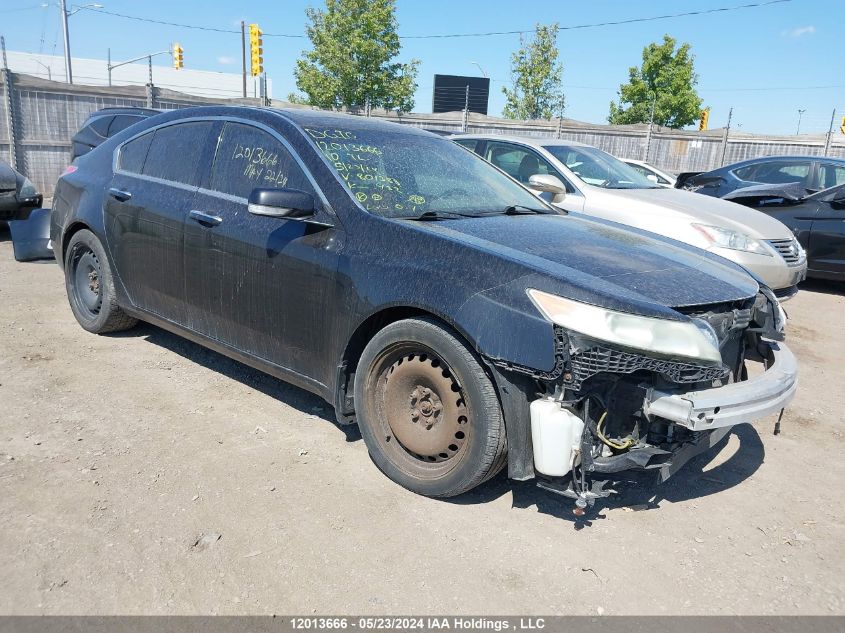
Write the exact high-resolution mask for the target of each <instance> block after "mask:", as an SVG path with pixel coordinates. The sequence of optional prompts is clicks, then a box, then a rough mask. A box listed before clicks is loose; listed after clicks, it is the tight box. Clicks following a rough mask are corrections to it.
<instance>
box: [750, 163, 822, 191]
mask: <svg viewBox="0 0 845 633" xmlns="http://www.w3.org/2000/svg"><path fill="white" fill-rule="evenodd" d="M755 167H756V169H754V171H753V172H749V175H750V178H749V177H743V176H742V175H741V173H740V172H742V171H743V170H746V169H748V167H743V168H741V169H737V170H736V171H735V172H734V173H735V174H736V175H737V176H739V177H740V178H742V179H743V180H752V181H754V182H762V183H765V184H771V185H785V184H789V183H792V182H804V180H805V179H806V178H807V175H808V174H809V173H810V163H809V162H800V163H785V162H781V161H777V162H775V161H773V162H770V163H760V164H759V165H756V166H755Z"/></svg>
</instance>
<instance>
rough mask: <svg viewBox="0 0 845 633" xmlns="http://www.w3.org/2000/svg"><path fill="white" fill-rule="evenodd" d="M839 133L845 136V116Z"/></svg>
mask: <svg viewBox="0 0 845 633" xmlns="http://www.w3.org/2000/svg"><path fill="white" fill-rule="evenodd" d="M839 131H840V132H842V133H843V134H845V116H844V117H842V125H840V126H839Z"/></svg>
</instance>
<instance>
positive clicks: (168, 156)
mask: <svg viewBox="0 0 845 633" xmlns="http://www.w3.org/2000/svg"><path fill="white" fill-rule="evenodd" d="M212 125H213V124H212V122H211V121H190V122H187V123H177V124H175V125H168V126H167V127H162V128H159V129H157V130H156V131H155V136H154V137H153V140H152V143H151V144H150V150H149V152H147V160H146V161H145V162H144V170H143V174H144V175H145V176H154V177H156V178H163V179H164V180H172V181H174V182H180V183H182V184H185V185H192V186H197V185H199V173H200V172H199V169H198V164H199V161H198V160H197V158H198V157H199V155H200V153H201V152H202V151H203V148H204V147H205V142H206V139H207V138H208V133H209V132H210V131H211V128H212Z"/></svg>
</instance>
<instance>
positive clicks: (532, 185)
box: [528, 174, 566, 196]
mask: <svg viewBox="0 0 845 633" xmlns="http://www.w3.org/2000/svg"><path fill="white" fill-rule="evenodd" d="M528 188H529V189H533V190H534V191H543V192H546V193H553V194H555V195H556V196H559V195H563V194H565V193H566V187H564V185H563V183H562V182H561V181H560V178H558V177H557V176H552V175H551V174H534V175H533V176H531V177H530V178H529V179H528Z"/></svg>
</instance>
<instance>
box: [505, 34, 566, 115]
mask: <svg viewBox="0 0 845 633" xmlns="http://www.w3.org/2000/svg"><path fill="white" fill-rule="evenodd" d="M557 32H558V25H557V24H550V25H549V26H543V25H541V24H538V25H537V27H536V30H535V32H534V37H533V39H532V40H531V41H530V42H528V41H526V40H525V38H522V37H520V41H519V44H520V46H519V50H517V51H516V52H514V53H512V54H511V76H512V77H513V86H512V88H507V87H503V88H502V92H504V93H505V98H506V99H507V101H506V103H505V107H504V111H503V113H504V115H505V116H506V117H507V118H509V119H551V118H552V117H553V116H554V115H555V114H557V115H558V116H563V109H564V107H565V103H566V102H565V100H564V96H563V81H562V77H563V64H561V63H560V62H559V61H558V50H557Z"/></svg>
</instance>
